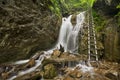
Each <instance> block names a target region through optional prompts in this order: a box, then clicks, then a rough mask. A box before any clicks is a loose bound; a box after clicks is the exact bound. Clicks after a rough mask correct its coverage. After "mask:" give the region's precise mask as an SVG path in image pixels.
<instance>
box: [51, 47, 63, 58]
mask: <svg viewBox="0 0 120 80" xmlns="http://www.w3.org/2000/svg"><path fill="white" fill-rule="evenodd" d="M60 54H61V52H60V51H59V50H58V49H56V50H53V53H52V56H53V57H59V56H60Z"/></svg>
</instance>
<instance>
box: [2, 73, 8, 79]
mask: <svg viewBox="0 0 120 80" xmlns="http://www.w3.org/2000/svg"><path fill="white" fill-rule="evenodd" d="M1 76H2V79H3V80H6V79H7V78H8V76H9V73H8V72H4V73H2V74H1Z"/></svg>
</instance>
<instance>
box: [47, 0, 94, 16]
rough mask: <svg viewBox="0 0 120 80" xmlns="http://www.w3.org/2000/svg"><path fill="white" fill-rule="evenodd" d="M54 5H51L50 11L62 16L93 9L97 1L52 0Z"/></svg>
mask: <svg viewBox="0 0 120 80" xmlns="http://www.w3.org/2000/svg"><path fill="white" fill-rule="evenodd" d="M50 1H51V3H52V5H49V9H50V10H51V11H52V12H54V13H56V15H58V16H61V15H64V14H66V13H71V12H72V11H74V12H75V11H81V10H87V9H88V7H92V6H93V3H94V2H95V1H96V0H50Z"/></svg>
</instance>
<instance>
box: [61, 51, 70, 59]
mask: <svg viewBox="0 0 120 80" xmlns="http://www.w3.org/2000/svg"><path fill="white" fill-rule="evenodd" d="M68 56H69V53H68V52H63V53H61V55H60V58H66V57H68Z"/></svg>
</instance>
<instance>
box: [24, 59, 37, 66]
mask: <svg viewBox="0 0 120 80" xmlns="http://www.w3.org/2000/svg"><path fill="white" fill-rule="evenodd" d="M33 66H35V59H33V58H31V59H30V60H29V62H28V63H27V64H26V65H25V67H24V68H30V67H33Z"/></svg>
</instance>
